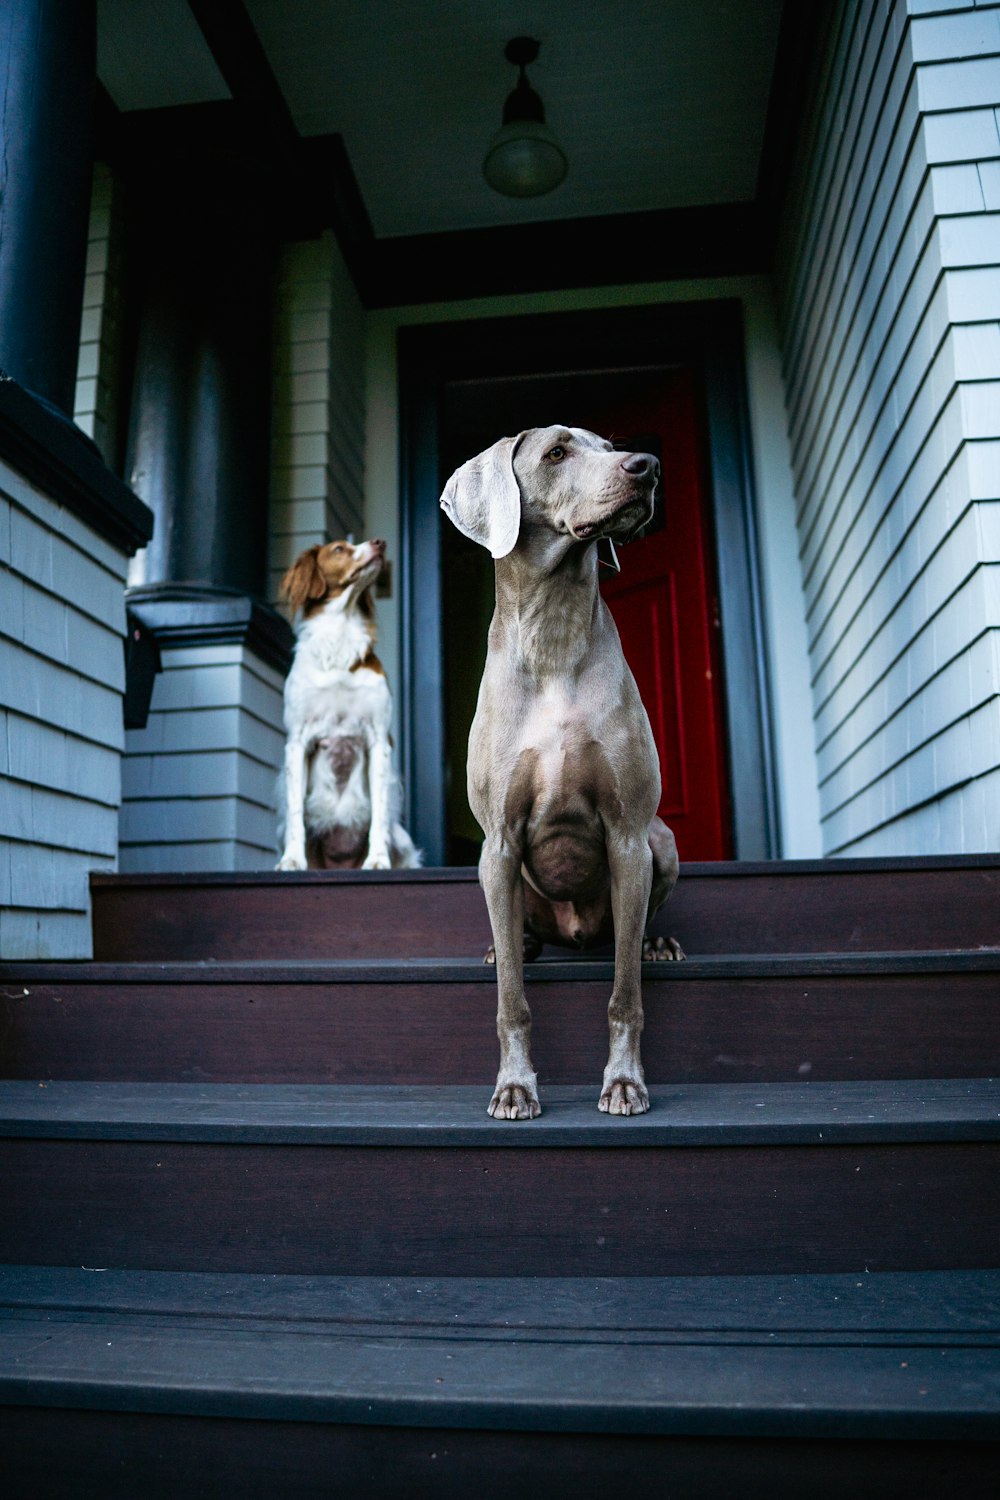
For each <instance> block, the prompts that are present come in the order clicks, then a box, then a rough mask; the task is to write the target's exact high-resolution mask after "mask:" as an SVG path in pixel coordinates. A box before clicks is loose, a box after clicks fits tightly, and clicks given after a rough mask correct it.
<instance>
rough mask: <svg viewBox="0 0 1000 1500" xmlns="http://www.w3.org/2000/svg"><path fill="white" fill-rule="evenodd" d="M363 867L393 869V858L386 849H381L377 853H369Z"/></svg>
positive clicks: (366, 868)
mask: <svg viewBox="0 0 1000 1500" xmlns="http://www.w3.org/2000/svg"><path fill="white" fill-rule="evenodd" d="M361 868H362V870H391V869H392V860H391V859H390V858H389V855H388V853H387V852H386V851H384V850H381V849H380V850H378V851H377V852H376V853H375V854H369V856H368V858H367V859H366V860H365V862H364V864H363V865H362V866H361Z"/></svg>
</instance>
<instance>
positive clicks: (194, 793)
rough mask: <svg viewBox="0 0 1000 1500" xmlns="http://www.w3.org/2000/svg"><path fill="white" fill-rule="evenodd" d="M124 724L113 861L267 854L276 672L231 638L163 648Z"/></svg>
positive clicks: (229, 864)
mask: <svg viewBox="0 0 1000 1500" xmlns="http://www.w3.org/2000/svg"><path fill="white" fill-rule="evenodd" d="M162 660H163V671H162V672H161V673H160V674H159V676H158V677H157V678H156V681H155V684H154V688H153V698H152V703H151V706H150V713H149V719H148V722H147V724H146V727H145V729H137V730H130V731H129V732H128V735H127V747H128V753H127V756H126V760H125V765H124V771H123V803H122V815H121V832H120V849H121V868H122V869H123V870H126V871H135V870H138V871H141V870H171V871H178V870H219V869H226V870H260V869H267V868H270V867H271V866H272V865H273V864H274V860H275V842H276V829H275V790H276V784H277V775H278V767H279V765H280V763H281V755H282V748H283V743H284V742H283V735H282V730H281V712H282V707H281V700H282V685H283V684H282V679H281V677H280V675H279V674H278V673H277V672H276V671H274V670H273V669H272V668H271V667H268V666H267V665H265V664H264V663H262V662H261V661H259V660H258V659H257V658H256V657H255V656H254V655H253V654H252V652H249V651H248V650H246V648H244V647H242V646H239V645H232V646H211V647H190V648H185V649H178V650H164V651H163V653H162Z"/></svg>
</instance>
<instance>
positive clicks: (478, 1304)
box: [0, 1265, 1000, 1347]
mask: <svg viewBox="0 0 1000 1500" xmlns="http://www.w3.org/2000/svg"><path fill="white" fill-rule="evenodd" d="M21 1311H25V1312H29V1313H30V1312H33V1311H34V1312H37V1313H39V1315H41V1314H43V1313H44V1312H46V1311H49V1312H52V1313H53V1314H59V1315H61V1316H62V1315H74V1314H80V1315H86V1316H88V1317H89V1316H103V1315H107V1316H119V1315H121V1316H129V1315H132V1314H140V1313H141V1314H144V1315H150V1316H161V1315H162V1316H164V1317H169V1316H183V1317H189V1316H192V1315H204V1316H206V1317H211V1318H213V1319H214V1320H216V1321H218V1322H220V1323H223V1322H227V1323H232V1324H234V1325H245V1326H248V1327H249V1326H251V1325H253V1326H254V1327H265V1326H268V1325H270V1324H273V1323H286V1324H288V1325H290V1326H291V1325H302V1326H303V1327H304V1328H305V1329H306V1330H307V1331H308V1330H309V1329H314V1328H316V1329H326V1330H328V1331H330V1332H333V1331H335V1330H336V1329H340V1330H341V1331H343V1332H348V1333H349V1332H351V1331H352V1330H353V1331H356V1330H358V1329H360V1328H362V1327H364V1328H376V1329H386V1328H389V1329H392V1330H399V1329H406V1330H409V1331H410V1332H412V1333H413V1334H414V1335H417V1334H420V1333H423V1334H426V1335H429V1336H433V1337H435V1338H448V1337H452V1336H453V1335H455V1334H456V1333H458V1334H462V1335H468V1334H469V1333H470V1332H472V1331H475V1332H476V1333H477V1334H481V1335H483V1336H493V1335H501V1336H503V1337H505V1338H510V1339H524V1338H527V1337H530V1336H532V1335H533V1334H535V1333H539V1334H542V1335H544V1336H545V1337H551V1338H559V1337H562V1336H563V1335H569V1336H576V1335H586V1336H588V1337H593V1338H598V1337H607V1338H610V1339H616V1338H624V1337H634V1336H639V1335H649V1336H655V1337H658V1338H659V1337H662V1338H669V1337H679V1338H682V1339H686V1338H690V1337H691V1336H693V1335H697V1336H698V1338H699V1339H705V1340H710V1339H713V1338H717V1339H726V1338H733V1339H737V1340H743V1341H746V1342H748V1343H754V1342H760V1343H767V1342H770V1341H771V1340H773V1339H774V1338H777V1337H779V1336H780V1337H782V1338H786V1337H787V1338H804V1339H812V1340H818V1341H819V1342H824V1341H825V1340H827V1339H831V1340H836V1339H838V1338H844V1339H847V1340H852V1341H855V1342H865V1343H867V1342H872V1343H879V1342H885V1343H891V1342H893V1341H894V1340H899V1339H906V1340H912V1341H914V1342H916V1343H920V1342H925V1341H928V1340H950V1341H952V1342H955V1343H959V1344H961V1343H963V1342H969V1341H977V1340H979V1341H982V1342H983V1343H993V1344H995V1345H997V1346H998V1347H1000V1269H983V1270H974V1271H968V1270H965V1271H956V1270H949V1271H881V1272H876V1273H874V1274H872V1273H868V1272H864V1273H862V1274H856V1273H853V1272H844V1273H836V1274H818V1273H816V1274H801V1275H787V1276H776V1275H748V1276H588V1277H578V1276H552V1277H538V1276H299V1275H248V1274H226V1273H224V1272H194V1271H189V1272H180V1271H155V1270H122V1269H113V1268H109V1269H106V1270H101V1269H94V1268H87V1267H83V1266H34V1265H21V1266H19V1265H0V1318H5V1317H6V1318H9V1317H10V1316H12V1315H19V1313H20V1312H21Z"/></svg>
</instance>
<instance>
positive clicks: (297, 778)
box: [277, 735, 306, 870]
mask: <svg viewBox="0 0 1000 1500" xmlns="http://www.w3.org/2000/svg"><path fill="white" fill-rule="evenodd" d="M305 806H306V746H305V741H304V740H302V739H300V738H299V737H298V736H297V735H293V736H290V737H289V738H288V740H287V741H286V742H285V847H284V850H283V852H282V855H281V858H280V860H279V861H278V866H277V868H278V869H279V870H304V869H305V868H306V818H305Z"/></svg>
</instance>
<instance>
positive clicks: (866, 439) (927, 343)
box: [801, 277, 953, 565]
mask: <svg viewBox="0 0 1000 1500" xmlns="http://www.w3.org/2000/svg"><path fill="white" fill-rule="evenodd" d="M923 291H924V289H923V287H922V286H921V285H920V278H919V277H914V279H913V281H912V282H911V283H910V292H912V297H911V296H910V295H909V294H908V295H907V296H905V297H904V299H903V303H902V305H901V306H900V308H899V313H898V316H897V318H896V320H895V323H894V325H893V328H892V329H891V330H890V333H889V336H888V338H887V339H886V342H885V344H884V345H883V347H882V350H881V352H880V353H879V355H878V357H877V359H873V358H872V356H870V357H869V361H867V362H860V361H859V364H858V366H857V369H858V370H861V371H866V372H867V373H866V374H857V375H855V376H852V377H851V379H850V381H848V383H847V390H846V395H845V399H844V401H843V402H842V403H841V406H840V411H839V413H838V415H837V417H836V419H835V420H834V421H833V422H832V423H831V428H830V438H829V440H828V442H827V444H826V451H825V453H824V454H823V456H822V461H821V462H820V463H819V464H818V465H817V466H816V467H815V487H814V488H812V489H811V490H808V489H807V484H808V481H807V479H806V476H805V473H804V472H803V476H802V481H801V482H802V486H803V496H804V503H803V506H802V511H801V524H802V528H803V533H804V535H805V536H806V538H807V543H812V542H813V539H814V538H815V537H822V535H823V533H822V530H821V528H822V526H823V524H824V523H826V524H827V525H830V524H832V522H833V520H834V519H835V516H836V507H837V505H838V503H839V504H846V505H847V506H849V507H851V508H852V509H853V510H857V509H859V508H860V506H861V505H862V504H863V501H862V499H861V497H862V496H866V495H867V493H868V488H870V484H871V480H872V477H873V471H874V472H877V465H878V463H879V462H880V460H881V459H882V458H884V456H885V453H886V451H887V449H888V447H889V445H890V444H891V442H892V441H893V439H894V438H895V437H896V436H897V434H898V432H899V429H900V419H901V416H902V414H904V413H907V412H908V410H909V408H910V407H911V405H912V403H913V401H914V400H915V398H916V397H917V395H918V393H919V391H920V387H921V385H922V384H923V383H924V381H925V380H926V379H927V375H928V370H929V368H930V367H931V366H932V363H933V361H934V359H935V357H936V356H937V355H938V354H939V350H940V346H941V344H942V342H943V340H944V339H945V337H946V335H947V333H948V330H949V327H950V323H949V319H948V315H947V297H946V295H945V292H944V289H943V287H941V286H940V284H939V288H938V291H937V292H936V293H935V294H934V295H933V296H932V298H931V301H930V303H929V305H928V306H926V308H924V307H923V306H922V305H921V302H922V296H923ZM918 319H919V321H917V320H918ZM952 371H953V363H949V364H948V373H952ZM865 381H866V382H867V383H866V384H863V382H865ZM942 383H946V382H942ZM866 483H867V487H866ZM852 491H853V495H852ZM818 550H819V547H818V545H817V546H816V552H818ZM815 555H816V554H815V552H814V554H813V556H815ZM806 557H807V559H808V552H807V553H806ZM807 565H808V562H807Z"/></svg>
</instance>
